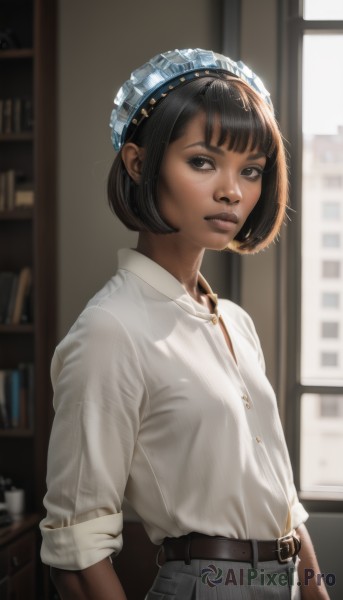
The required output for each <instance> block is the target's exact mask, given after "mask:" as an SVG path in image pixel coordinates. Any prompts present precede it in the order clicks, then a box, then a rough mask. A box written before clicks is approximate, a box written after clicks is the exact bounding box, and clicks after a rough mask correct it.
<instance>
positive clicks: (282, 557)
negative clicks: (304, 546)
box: [158, 532, 301, 565]
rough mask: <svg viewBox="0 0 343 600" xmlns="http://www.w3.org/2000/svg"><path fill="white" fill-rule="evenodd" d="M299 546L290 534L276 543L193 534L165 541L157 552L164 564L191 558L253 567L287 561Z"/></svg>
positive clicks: (187, 562)
mask: <svg viewBox="0 0 343 600" xmlns="http://www.w3.org/2000/svg"><path fill="white" fill-rule="evenodd" d="M300 547H301V544H300V540H298V538H296V537H295V536H294V535H292V534H289V535H287V536H284V537H282V538H279V539H276V540H271V541H258V540H236V539H231V538H226V537H221V536H208V535H204V534H202V533H197V532H192V533H189V534H188V535H183V536H181V537H179V538H165V539H164V541H163V544H162V547H161V549H160V550H163V552H164V558H165V560H166V561H169V560H183V561H185V563H186V564H189V563H190V561H191V560H192V559H193V558H199V559H204V560H232V561H239V562H249V563H252V564H253V565H256V564H257V562H263V561H268V560H278V561H279V562H280V563H285V562H288V561H289V560H290V559H291V558H293V557H295V556H296V555H297V554H298V553H299V550H300ZM158 557H159V555H158Z"/></svg>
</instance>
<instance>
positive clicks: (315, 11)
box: [303, 0, 343, 21]
mask: <svg viewBox="0 0 343 600" xmlns="http://www.w3.org/2000/svg"><path fill="white" fill-rule="evenodd" d="M303 2H304V19H307V20H309V21H311V20H315V21H318V20H320V21H325V20H328V21H330V20H331V19H332V20H337V19H343V2H342V0H303Z"/></svg>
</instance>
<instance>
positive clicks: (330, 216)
mask: <svg viewBox="0 0 343 600" xmlns="http://www.w3.org/2000/svg"><path fill="white" fill-rule="evenodd" d="M322 216H323V219H325V220H326V221H332V220H333V221H335V220H336V219H339V218H340V216H341V205H340V203H339V202H324V203H323V205H322Z"/></svg>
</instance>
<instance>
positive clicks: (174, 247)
mask: <svg viewBox="0 0 343 600" xmlns="http://www.w3.org/2000/svg"><path fill="white" fill-rule="evenodd" d="M136 250H137V251H138V252H140V253H141V254H144V255H145V256H147V257H148V258H151V260H153V261H154V262H156V263H157V264H159V265H160V266H161V267H163V268H164V269H166V271H169V273H171V274H172V275H173V276H174V277H175V278H176V279H178V280H179V281H180V283H182V285H183V286H184V287H185V289H186V290H187V292H188V293H189V294H190V295H191V296H192V297H193V298H194V299H195V300H199V299H200V295H201V294H200V290H199V287H198V274H199V271H200V267H201V263H202V259H203V256H204V249H200V250H199V249H198V248H191V247H189V245H188V244H187V245H183V244H182V243H180V240H179V239H178V240H177V239H176V238H175V234H154V233H149V232H141V233H140V234H139V239H138V244H137V248H136Z"/></svg>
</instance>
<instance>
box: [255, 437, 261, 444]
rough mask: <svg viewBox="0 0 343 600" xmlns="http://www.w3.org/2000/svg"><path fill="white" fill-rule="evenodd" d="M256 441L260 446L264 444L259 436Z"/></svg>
mask: <svg viewBox="0 0 343 600" xmlns="http://www.w3.org/2000/svg"><path fill="white" fill-rule="evenodd" d="M255 439H256V442H257V443H258V444H262V439H261V438H260V436H259V435H257V436H256V438H255Z"/></svg>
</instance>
